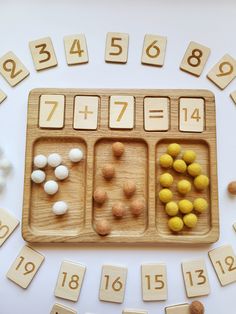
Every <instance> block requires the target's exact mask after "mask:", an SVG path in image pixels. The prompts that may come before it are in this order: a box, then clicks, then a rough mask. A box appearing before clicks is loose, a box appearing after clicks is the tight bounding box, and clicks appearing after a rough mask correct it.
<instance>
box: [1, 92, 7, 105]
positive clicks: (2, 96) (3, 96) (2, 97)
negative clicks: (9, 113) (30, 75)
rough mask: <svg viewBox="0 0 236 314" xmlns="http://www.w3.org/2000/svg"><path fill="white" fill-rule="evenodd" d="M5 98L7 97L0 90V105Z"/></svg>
mask: <svg viewBox="0 0 236 314" xmlns="http://www.w3.org/2000/svg"><path fill="white" fill-rule="evenodd" d="M6 98H7V95H6V94H5V93H4V92H3V91H2V90H1V89H0V104H1V103H2V102H3V101H4V100H5V99H6Z"/></svg>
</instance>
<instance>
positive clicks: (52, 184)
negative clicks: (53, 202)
mask: <svg viewBox="0 0 236 314" xmlns="http://www.w3.org/2000/svg"><path fill="white" fill-rule="evenodd" d="M44 191H45V192H46V193H47V194H49V195H53V194H56V193H57V191H58V184H57V182H56V181H53V180H49V181H47V182H46V183H45V184H44Z"/></svg>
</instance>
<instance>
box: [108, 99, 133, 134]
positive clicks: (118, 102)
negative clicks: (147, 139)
mask: <svg viewBox="0 0 236 314" xmlns="http://www.w3.org/2000/svg"><path fill="white" fill-rule="evenodd" d="M109 109H110V110H109V113H110V117H109V127H110V128H111V129H133V128H134V97H133V96H111V97H110V108H109Z"/></svg>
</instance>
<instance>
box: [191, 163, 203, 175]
mask: <svg viewBox="0 0 236 314" xmlns="http://www.w3.org/2000/svg"><path fill="white" fill-rule="evenodd" d="M201 172H202V167H201V165H200V164H198V163H197V162H193V163H192V164H190V165H189V166H188V173H189V174H190V176H192V177H196V176H199V175H200V174H201Z"/></svg>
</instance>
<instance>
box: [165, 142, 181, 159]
mask: <svg viewBox="0 0 236 314" xmlns="http://www.w3.org/2000/svg"><path fill="white" fill-rule="evenodd" d="M180 151H181V146H180V145H179V144H177V143H172V144H170V145H169V146H168V147H167V153H168V154H169V155H171V156H172V157H176V156H178V155H179V153H180Z"/></svg>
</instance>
